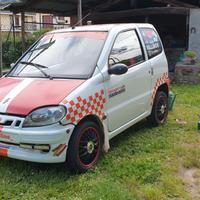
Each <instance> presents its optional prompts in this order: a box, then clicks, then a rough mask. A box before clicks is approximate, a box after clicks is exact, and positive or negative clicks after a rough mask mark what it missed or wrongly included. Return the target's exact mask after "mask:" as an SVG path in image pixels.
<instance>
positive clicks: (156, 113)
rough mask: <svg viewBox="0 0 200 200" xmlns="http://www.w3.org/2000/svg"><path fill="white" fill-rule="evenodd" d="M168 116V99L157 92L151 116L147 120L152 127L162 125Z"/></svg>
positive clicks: (165, 95)
mask: <svg viewBox="0 0 200 200" xmlns="http://www.w3.org/2000/svg"><path fill="white" fill-rule="evenodd" d="M167 116H168V97H167V94H166V93H165V92H163V91H158V92H157V94H156V97H155V100H154V104H153V108H152V112H151V115H150V116H149V117H148V118H147V119H148V121H149V123H150V124H151V125H153V126H159V125H163V124H164V123H165V122H166V121H167Z"/></svg>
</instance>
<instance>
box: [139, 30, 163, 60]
mask: <svg viewBox="0 0 200 200" xmlns="http://www.w3.org/2000/svg"><path fill="white" fill-rule="evenodd" d="M140 31H141V34H142V37H143V40H144V43H145V46H146V49H147V53H148V57H149V58H153V57H155V56H157V55H158V54H160V53H161V52H162V44H161V41H160V38H159V36H158V34H157V33H156V32H155V31H154V30H153V29H151V28H140Z"/></svg>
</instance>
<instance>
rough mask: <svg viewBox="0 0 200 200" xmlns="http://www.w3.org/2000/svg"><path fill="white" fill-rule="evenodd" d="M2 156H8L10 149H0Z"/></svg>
mask: <svg viewBox="0 0 200 200" xmlns="http://www.w3.org/2000/svg"><path fill="white" fill-rule="evenodd" d="M0 156H4V157H8V149H0Z"/></svg>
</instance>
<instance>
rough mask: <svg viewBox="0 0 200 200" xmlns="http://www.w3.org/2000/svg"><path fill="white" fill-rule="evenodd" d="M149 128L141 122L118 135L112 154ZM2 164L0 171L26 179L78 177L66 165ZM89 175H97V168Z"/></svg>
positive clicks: (0, 160) (11, 161)
mask: <svg viewBox="0 0 200 200" xmlns="http://www.w3.org/2000/svg"><path fill="white" fill-rule="evenodd" d="M149 128H151V127H150V126H149V125H148V123H147V121H146V120H143V121H142V122H139V123H138V124H136V125H134V126H132V127H131V128H129V129H127V130H126V131H124V132H123V133H121V134H119V135H117V136H116V137H115V138H113V139H112V140H111V141H110V146H111V151H110V153H111V152H113V151H115V150H116V149H117V148H119V147H120V146H122V145H123V144H124V143H126V142H127V141H128V140H129V139H130V138H132V137H136V135H138V134H146V133H147V132H148V131H144V132H143V130H148V129H149ZM141 132H142V133H141ZM108 154H109V153H108ZM106 155H107V154H104V155H103V156H102V158H101V159H104V157H106ZM100 162H101V161H100ZM0 163H1V165H0V170H1V169H3V171H5V170H6V171H5V173H9V174H18V176H20V175H21V176H26V177H29V176H32V177H34V176H37V175H40V176H42V175H43V174H44V176H47V175H48V178H49V179H55V178H56V179H57V178H58V177H59V178H60V180H65V179H68V178H72V177H73V179H74V178H75V177H76V175H74V174H71V173H70V171H69V169H68V166H67V164H66V163H56V164H42V163H32V162H26V161H21V160H15V159H11V158H0ZM87 173H88V174H93V173H95V168H94V169H93V170H90V171H89V172H87Z"/></svg>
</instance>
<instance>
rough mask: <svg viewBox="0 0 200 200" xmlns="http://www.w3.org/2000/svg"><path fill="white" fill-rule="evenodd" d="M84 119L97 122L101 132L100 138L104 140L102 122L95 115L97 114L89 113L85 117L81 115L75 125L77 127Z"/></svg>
mask: <svg viewBox="0 0 200 200" xmlns="http://www.w3.org/2000/svg"><path fill="white" fill-rule="evenodd" d="M85 121H92V122H94V123H96V124H97V126H98V127H99V128H100V130H101V134H102V140H103V142H104V138H105V135H104V127H103V123H102V121H101V119H100V118H99V117H98V116H97V115H94V114H90V115H87V116H85V117H83V118H82V119H81V120H80V121H79V122H78V124H77V125H76V127H78V126H79V125H80V124H82V123H84V122H85Z"/></svg>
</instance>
